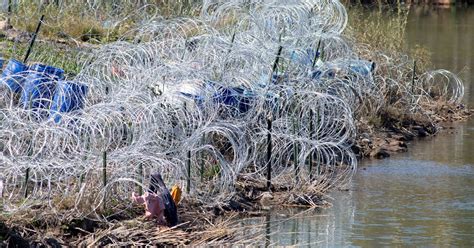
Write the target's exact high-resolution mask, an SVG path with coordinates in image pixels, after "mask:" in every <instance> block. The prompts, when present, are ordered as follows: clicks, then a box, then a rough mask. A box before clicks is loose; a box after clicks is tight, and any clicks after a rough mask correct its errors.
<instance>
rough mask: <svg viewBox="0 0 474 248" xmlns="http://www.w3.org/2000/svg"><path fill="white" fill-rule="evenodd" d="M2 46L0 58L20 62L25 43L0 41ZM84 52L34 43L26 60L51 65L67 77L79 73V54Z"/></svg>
mask: <svg viewBox="0 0 474 248" xmlns="http://www.w3.org/2000/svg"><path fill="white" fill-rule="evenodd" d="M0 45H1V46H2V56H3V58H5V59H10V58H14V59H17V60H20V61H22V60H23V58H24V56H25V54H26V50H27V48H28V44H27V43H16V44H15V42H12V41H8V40H0ZM81 52H86V50H85V49H79V48H71V47H68V46H66V45H60V44H55V43H49V42H36V43H35V45H34V47H33V50H32V52H31V54H30V56H29V58H28V63H30V64H31V63H41V64H47V65H52V66H54V67H58V68H61V69H63V70H64V71H65V72H66V75H67V76H70V77H71V76H74V75H76V74H77V73H79V71H80V69H81V66H82V64H81V63H82V61H81V60H80V56H79V55H80V53H81Z"/></svg>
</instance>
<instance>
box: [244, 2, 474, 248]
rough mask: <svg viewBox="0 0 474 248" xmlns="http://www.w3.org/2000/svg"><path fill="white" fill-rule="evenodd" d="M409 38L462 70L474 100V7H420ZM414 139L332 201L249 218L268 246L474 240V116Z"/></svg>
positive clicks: (370, 165)
mask: <svg viewBox="0 0 474 248" xmlns="http://www.w3.org/2000/svg"><path fill="white" fill-rule="evenodd" d="M407 40H408V43H409V44H410V45H412V46H415V45H416V44H423V45H424V46H426V47H428V49H430V50H431V51H432V52H433V55H432V59H433V64H434V65H435V67H436V68H445V69H448V70H452V71H453V72H455V73H459V75H460V77H461V78H462V79H463V80H464V82H465V84H466V103H468V104H469V105H470V106H471V107H472V106H474V87H472V86H471V81H472V79H473V78H474V76H473V74H474V47H473V46H474V45H473V44H474V7H468V8H450V9H434V8H433V7H430V6H417V7H413V8H412V12H411V14H410V17H409V23H408V29H407ZM414 143H416V144H410V148H409V152H408V153H404V154H399V155H397V156H393V157H392V158H390V159H387V160H376V161H365V162H364V163H362V164H361V166H360V167H361V169H360V170H359V172H358V173H357V174H356V176H355V178H354V180H353V185H352V188H351V189H350V190H349V191H348V192H334V193H333V194H332V197H333V200H331V202H332V203H333V204H334V206H333V207H332V208H330V209H327V210H322V211H316V212H314V211H313V212H310V213H300V214H299V215H298V217H295V218H291V219H288V217H287V216H292V215H295V214H297V213H298V211H297V210H294V209H290V210H288V211H287V212H281V211H279V212H278V213H275V212H270V213H269V214H268V215H267V216H266V217H260V218H253V219H249V220H246V221H245V222H246V223H247V224H252V223H253V224H260V226H261V227H262V228H264V229H265V230H264V231H265V236H266V237H267V240H265V241H262V242H264V243H260V244H261V245H267V246H272V245H282V246H285V245H297V246H318V247H341V246H344V247H347V246H355V247H380V246H428V247H445V246H461V247H474V119H472V120H470V121H469V122H467V123H463V124H460V125H457V126H456V127H455V129H452V130H449V131H448V132H446V133H444V134H441V135H439V136H438V137H434V138H429V139H425V140H423V141H419V142H414Z"/></svg>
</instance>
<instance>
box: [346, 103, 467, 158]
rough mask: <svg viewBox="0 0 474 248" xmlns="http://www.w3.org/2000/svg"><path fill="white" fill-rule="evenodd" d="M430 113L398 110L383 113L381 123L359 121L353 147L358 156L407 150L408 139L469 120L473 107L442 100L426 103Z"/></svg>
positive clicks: (384, 154)
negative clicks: (441, 102) (436, 102)
mask: <svg viewBox="0 0 474 248" xmlns="http://www.w3.org/2000/svg"><path fill="white" fill-rule="evenodd" d="M427 109H428V111H427V114H425V115H421V114H406V113H400V112H397V111H396V110H390V109H388V110H387V111H385V112H383V113H381V115H380V120H379V121H380V124H379V126H373V125H370V124H368V123H367V122H364V121H360V122H359V123H358V133H359V135H358V137H357V140H356V142H355V143H354V144H353V146H352V149H353V151H354V152H355V153H356V154H357V156H358V157H359V159H362V158H375V159H383V158H387V157H390V155H391V154H395V153H400V152H406V151H407V149H408V146H407V143H408V142H410V141H412V140H414V139H416V138H424V137H427V136H435V135H437V134H438V133H440V132H449V130H452V129H454V127H453V123H455V122H459V121H463V120H466V119H467V118H469V117H470V116H472V115H473V114H474V110H472V109H468V108H466V107H465V106H464V105H463V104H439V105H438V106H431V107H427Z"/></svg>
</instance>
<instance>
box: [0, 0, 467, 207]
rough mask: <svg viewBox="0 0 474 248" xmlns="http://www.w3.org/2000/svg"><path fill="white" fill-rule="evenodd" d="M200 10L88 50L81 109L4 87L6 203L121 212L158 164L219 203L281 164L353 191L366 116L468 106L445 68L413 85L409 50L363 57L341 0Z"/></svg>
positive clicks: (1, 187)
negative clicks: (349, 35)
mask: <svg viewBox="0 0 474 248" xmlns="http://www.w3.org/2000/svg"><path fill="white" fill-rule="evenodd" d="M90 3H91V4H93V3H95V2H94V1H91V2H90ZM91 6H92V5H91ZM201 10H202V11H201V16H200V17H194V18H184V17H179V18H175V19H167V18H163V17H159V16H157V17H155V18H152V19H150V20H148V21H147V22H145V23H141V24H140V26H139V27H137V28H136V29H133V30H130V31H129V32H128V33H127V34H126V35H125V36H124V39H123V40H122V41H118V42H115V43H112V44H108V45H104V46H102V47H100V48H99V49H97V50H94V51H92V52H91V53H89V54H87V55H81V56H82V57H80V58H81V61H83V62H84V63H83V67H82V70H81V71H80V73H79V74H78V75H77V76H76V77H75V78H74V79H73V81H74V82H78V83H82V84H85V85H86V86H87V87H88V94H87V97H86V99H85V100H84V104H83V105H84V106H83V108H82V109H78V110H74V111H72V112H67V113H64V112H58V111H56V112H55V111H52V110H50V108H51V105H52V104H53V99H52V98H51V97H44V98H41V99H39V101H42V102H44V103H45V105H46V107H44V108H42V109H38V108H28V107H25V106H22V105H21V104H20V99H19V94H18V93H13V92H12V91H11V90H10V89H9V88H8V87H7V86H6V85H5V84H2V88H1V90H0V129H1V132H0V151H1V153H0V172H1V176H0V194H1V199H2V206H3V210H4V211H7V212H15V211H17V210H19V209H28V208H29V207H32V206H33V205H35V204H38V203H42V204H45V203H47V204H48V205H49V206H51V207H52V208H53V209H56V210H57V209H59V208H60V206H63V207H66V208H72V209H74V210H75V211H74V212H75V213H76V214H77V215H79V216H81V215H88V214H90V213H91V212H94V211H97V210H98V209H99V207H100V206H101V205H105V204H107V206H109V207H110V208H113V209H114V210H116V211H120V210H121V209H123V208H124V207H126V205H127V204H125V206H122V205H117V204H116V203H119V202H122V203H123V202H125V203H127V202H129V201H127V199H128V198H129V197H130V195H131V192H133V191H135V192H137V191H144V190H146V187H147V181H148V178H149V176H150V174H152V173H155V172H160V173H162V175H163V176H164V178H165V180H166V182H167V183H168V184H169V185H172V184H179V185H181V186H182V188H184V189H186V190H188V189H189V193H188V194H189V195H190V196H192V197H195V198H197V199H198V200H201V201H202V202H203V203H206V204H212V203H215V202H219V201H224V200H226V199H228V198H229V197H232V195H233V193H235V188H234V186H235V183H236V182H237V180H238V178H239V176H241V175H244V176H248V177H253V178H255V179H258V180H262V182H263V180H264V178H265V177H266V173H267V166H268V164H269V162H271V165H272V176H273V180H274V181H278V182H279V183H285V184H288V185H290V186H295V187H298V186H300V185H302V184H310V183H312V184H317V185H321V186H322V187H323V188H330V187H335V186H341V185H344V184H346V183H347V182H349V180H350V178H351V176H352V175H353V173H354V172H355V170H356V167H357V160H356V158H355V155H354V153H353V152H352V150H351V145H352V142H353V140H354V138H355V136H356V133H357V131H356V127H355V120H356V119H357V118H360V117H363V116H370V115H373V114H376V113H377V112H378V110H380V109H381V108H383V107H385V106H387V105H390V104H398V106H402V107H403V108H404V109H406V110H408V111H423V109H422V108H420V107H419V106H420V105H421V104H422V103H429V102H433V101H446V102H452V103H459V102H460V100H461V99H462V96H463V93H464V91H463V90H464V89H463V85H462V82H461V81H460V80H459V79H458V78H457V77H456V76H455V75H454V74H452V73H450V72H447V71H444V70H439V71H434V72H426V73H424V74H421V75H417V76H416V80H415V76H413V75H412V74H413V72H412V70H411V63H410V60H409V59H408V57H397V58H393V57H390V56H387V55H384V54H376V55H375V57H374V58H373V60H374V61H375V62H376V64H374V63H372V62H369V61H364V60H360V59H359V58H357V56H356V55H355V53H354V52H353V51H352V48H351V47H352V44H349V43H348V41H347V39H345V38H344V37H343V36H342V31H343V30H344V28H345V27H346V25H347V14H346V12H345V9H344V7H343V6H342V5H341V3H340V2H338V1H334V0H298V1H297V0H292V1H238V0H235V1H220V0H212V1H211V0H206V1H204V3H203V5H202V9H201ZM130 37H132V38H130ZM2 80H3V81H6V80H16V81H18V82H19V83H21V81H22V80H25V76H18V75H15V76H8V77H6V78H3V79H2ZM46 81H47V80H46ZM51 83H56V84H58V85H61V84H63V83H64V82H55V81H54V80H53V81H51V80H49V81H47V82H45V83H44V84H51ZM55 93H56V95H59V96H68V95H67V94H68V93H67V92H65V91H64V92H63V91H62V90H61V87H57V88H56V92H55ZM69 97H71V98H73V99H76V98H77V99H80V98H81V96H80V95H72V96H71V95H69ZM269 119H270V120H271V122H272V129H271V130H268V127H267V125H268V123H267V122H268V120H269ZM269 133H270V134H271V139H272V140H271V142H272V149H271V157H270V161H268V159H267V153H266V152H267V147H268V134H269ZM56 210H55V211H56Z"/></svg>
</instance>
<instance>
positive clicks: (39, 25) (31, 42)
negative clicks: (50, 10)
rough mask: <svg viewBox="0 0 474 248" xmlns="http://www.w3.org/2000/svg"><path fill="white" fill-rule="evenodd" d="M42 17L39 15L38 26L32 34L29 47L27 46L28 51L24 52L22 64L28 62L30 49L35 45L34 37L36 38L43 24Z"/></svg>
mask: <svg viewBox="0 0 474 248" xmlns="http://www.w3.org/2000/svg"><path fill="white" fill-rule="evenodd" d="M43 19H44V15H41V18H40V20H39V22H38V26H36V31H35V32H34V33H33V38H31V41H30V45H29V46H28V50H27V51H26V54H25V58H24V59H23V63H24V64H26V62H27V61H28V57H29V56H30V53H31V49H33V45H34V44H35V40H36V36H38V32H39V30H40V28H41V24H42V23H43Z"/></svg>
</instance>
